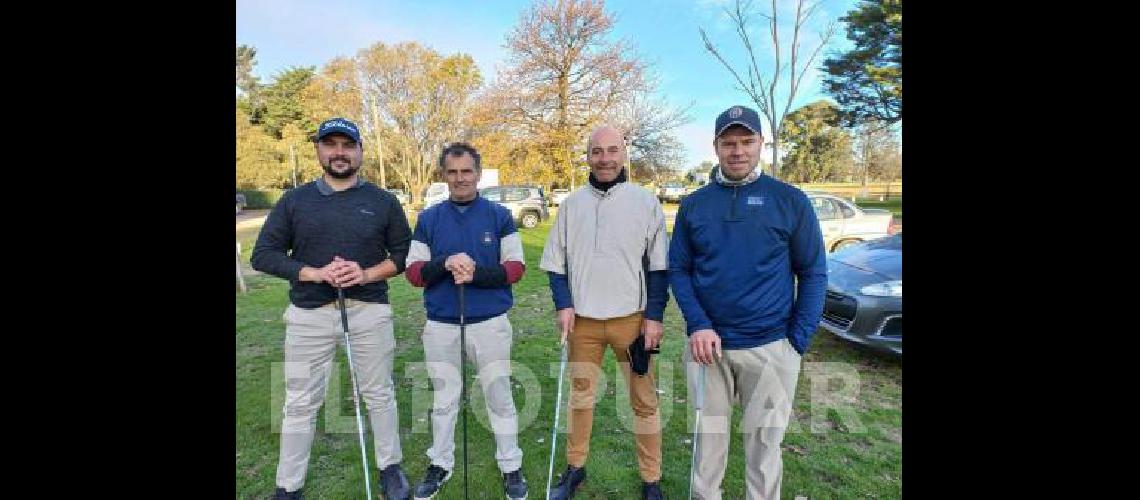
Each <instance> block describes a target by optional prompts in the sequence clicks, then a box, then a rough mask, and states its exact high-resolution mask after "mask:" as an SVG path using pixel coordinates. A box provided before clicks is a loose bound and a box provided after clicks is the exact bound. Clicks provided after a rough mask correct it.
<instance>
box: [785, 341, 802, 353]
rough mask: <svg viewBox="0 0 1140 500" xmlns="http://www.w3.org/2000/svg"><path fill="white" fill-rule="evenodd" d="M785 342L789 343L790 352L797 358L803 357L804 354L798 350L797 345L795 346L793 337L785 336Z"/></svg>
mask: <svg viewBox="0 0 1140 500" xmlns="http://www.w3.org/2000/svg"><path fill="white" fill-rule="evenodd" d="M784 342H785V343H786V344H787V345H788V351H789V352H790V353H791V354H792V355H793V356H795V357H796V358H799V357H801V356H802V355H801V354H800V353H799V351H797V350H796V346H795V345H794V344H792V339H790V338H788V337H784Z"/></svg>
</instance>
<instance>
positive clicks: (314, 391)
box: [277, 302, 403, 491]
mask: <svg viewBox="0 0 1140 500" xmlns="http://www.w3.org/2000/svg"><path fill="white" fill-rule="evenodd" d="M346 310H347V312H348V326H349V342H351V343H352V361H353V370H355V372H356V379H357V383H358V384H359V388H360V396H361V399H363V400H364V404H365V407H366V408H367V411H368V418H369V420H370V421H371V423H372V439H373V445H374V447H375V449H376V467H378V468H381V469H383V468H385V467H387V466H388V465H390V464H394V463H399V462H400V461H401V460H402V458H403V455H402V454H401V451H400V436H399V434H398V433H397V430H398V429H399V418H398V414H397V413H396V394H395V391H394V390H393V386H392V362H393V358H394V356H395V348H396V341H395V339H394V338H393V335H392V306H391V305H388V304H373V303H367V302H363V303H362V302H356V305H352V306H349V307H347V308H346ZM284 319H285V377H286V379H285V410H284V417H283V418H282V424H281V454H280V457H279V459H278V462H277V486H278V487H281V488H285V489H286V490H287V491H295V490H298V489H300V488H301V487H302V486H304V484H305V473H306V471H307V470H308V466H309V451H310V448H311V447H312V444H313V432H314V430H315V428H316V421H317V412H318V411H319V410H320V408H321V404H322V403H324V400H325V391H326V389H327V387H328V375H329V368H330V367H331V366H332V360H333V356H334V355H335V354H336V347H337V344H340V343H343V342H344V340H343V339H344V331H343V329H342V328H343V327H342V326H341V318H340V310H339V309H335V308H332V307H320V308H317V309H302V308H300V307H296V306H294V305H292V304H290V305H289V307H288V308H287V309H286V310H285V315H284Z"/></svg>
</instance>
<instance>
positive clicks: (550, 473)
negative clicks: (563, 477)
mask: <svg viewBox="0 0 1140 500" xmlns="http://www.w3.org/2000/svg"><path fill="white" fill-rule="evenodd" d="M564 373H566V341H563V342H562V360H561V361H560V362H559V365H558V395H557V397H555V399H554V428H553V429H552V430H551V431H550V468H549V470H547V471H546V500H550V485H551V484H552V481H553V480H554V450H556V449H558V414H559V413H561V410H562V375H563V374H564Z"/></svg>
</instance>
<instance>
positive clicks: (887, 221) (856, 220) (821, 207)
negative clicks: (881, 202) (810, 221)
mask: <svg viewBox="0 0 1140 500" xmlns="http://www.w3.org/2000/svg"><path fill="white" fill-rule="evenodd" d="M805 194H807V195H808V199H810V200H811V206H812V208H813V209H815V216H816V218H817V219H819V226H820V230H821V231H822V232H823V243H824V247H825V248H827V251H828V252H834V251H837V250H839V249H841V248H843V247H846V246H848V245H853V244H855V243H859V242H860V241H867V240H873V239H878V238H885V237H887V236H890V235H892V234H894V233H895V228H894V218H895V216H894V215H893V214H891V211H890V210H884V209H879V208H860V207H859V206H857V205H855V204H854V203H851V202H850V201H847V200H844V199H843V198H840V197H838V196H833V195H830V194H826V193H818V192H811V191H809V192H807V193H805Z"/></svg>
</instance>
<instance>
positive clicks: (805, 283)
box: [669, 106, 827, 500]
mask: <svg viewBox="0 0 1140 500" xmlns="http://www.w3.org/2000/svg"><path fill="white" fill-rule="evenodd" d="M763 144H764V136H763V132H762V130H761V127H760V119H759V116H757V114H756V111H754V110H752V109H749V108H747V107H744V106H733V107H731V108H729V109H727V110H725V111H724V112H723V113H721V115H720V116H719V117H717V120H716V127H715V135H714V139H713V146H714V147H715V149H716V153H717V158H718V160H720V165H718V166H717V167H716V168H714V169H713V172H712V176H711V179H712V181H711V182H709V184H707V185H705V186H704V187H702V188H700V189H698V190H697V191H696V192H694V193H693V194H692V195H690V196H688V197H686V198H685V199H684V200H683V201H682V202H681V208H680V209H679V210H678V212H677V219H676V224H675V227H674V228H673V239H672V241H671V242H670V246H669V283H670V285H671V286H672V287H673V295H674V297H676V300H677V304H678V305H679V306H680V308H681V312H682V314H683V315H684V316H685V322H686V330H685V331H686V333H687V334H688V335H689V345H688V348H687V349H686V351H685V360H686V361H687V362H688V363H687V367H686V373H687V378H688V381H689V393H690V394H695V393H696V391H697V390H698V387H697V384H698V383H700V382H701V380H700V377H699V376H698V373H699V369H698V366H699V365H698V363H699V364H703V365H705V366H704V367H703V368H704V369H705V371H706V375H705V379H704V386H703V387H702V388H701V389H702V390H704V394H705V399H704V403H705V404H704V408H703V413H702V417H701V428H700V429H698V432H700V433H701V438H700V446H699V448H698V451H697V456H696V457H694V460H696V461H697V467H696V477H695V479H694V484H693V494H694V497H695V498H702V499H713V500H719V499H720V498H721V490H720V484H721V480H722V479H723V478H724V468H725V464H726V463H727V460H728V444H729V442H728V440H729V433H728V431H729V423H730V422H731V416H732V402H733V401H739V402H740V404H741V406H742V407H743V409H744V415H743V419H742V421H741V432H742V433H743V435H744V436H743V437H744V454H745V461H746V466H745V483H746V487H745V489H746V498H748V499H749V500H755V499H778V498H780V484H781V479H782V476H783V462H782V458H781V454H780V443H781V442H782V441H783V438H784V428H785V427H786V426H787V422H788V419H789V417H790V416H791V408H792V399H793V397H794V396H795V389H796V381H797V378H798V377H799V372H800V362H801V356H802V355H803V353H804V352H805V351H806V350H807V348H808V345H809V344H810V343H811V337H812V334H813V332H814V331H815V329H816V327H817V326H818V324H819V318H820V315H821V314H822V312H823V297H824V292H825V291H826V288H827V265H826V262H825V253H826V252H825V249H824V246H823V235H822V233H821V232H820V228H819V222H818V221H817V220H816V217H815V212H814V211H813V210H812V207H811V203H810V202H809V201H808V198H807V196H806V195H805V194H804V193H803V192H802V191H800V190H799V189H797V188H795V187H793V186H791V185H789V184H786V183H784V182H781V181H779V180H777V179H774V178H772V177H771V176H767V175H763V174H762V172H758V171H757V170H756V165H757V163H758V162H759V159H760V151H761V146H762V145H763ZM690 399H691V398H690ZM734 496H735V495H734Z"/></svg>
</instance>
